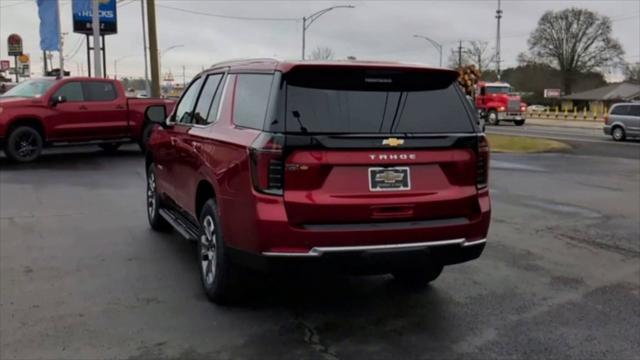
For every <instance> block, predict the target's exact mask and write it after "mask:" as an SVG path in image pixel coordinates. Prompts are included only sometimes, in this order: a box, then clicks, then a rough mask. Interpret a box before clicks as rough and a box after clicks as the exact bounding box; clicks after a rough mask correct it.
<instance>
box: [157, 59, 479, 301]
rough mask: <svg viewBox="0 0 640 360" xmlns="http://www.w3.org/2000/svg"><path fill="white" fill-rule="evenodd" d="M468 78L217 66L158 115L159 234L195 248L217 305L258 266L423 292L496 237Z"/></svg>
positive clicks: (365, 66)
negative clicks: (390, 282) (368, 279)
mask: <svg viewBox="0 0 640 360" xmlns="http://www.w3.org/2000/svg"><path fill="white" fill-rule="evenodd" d="M457 76H458V75H457V73H456V72H454V71H450V70H444V69H433V68H428V67H424V66H418V65H405V64H399V63H377V62H355V61H353V62H307V61H291V62H282V61H276V60H268V59H263V60H259V59H258V60H246V61H235V62H228V63H221V64H217V65H214V66H213V67H212V68H210V69H209V70H206V71H204V72H202V73H201V74H200V75H198V76H197V77H196V78H195V79H194V80H193V81H192V82H191V83H190V85H189V86H188V88H187V89H186V90H185V92H184V93H183V94H182V97H181V99H180V100H179V102H178V104H177V105H176V107H175V109H174V111H173V113H172V114H171V115H170V116H169V117H168V119H167V120H166V121H162V120H158V118H160V119H162V118H163V117H162V115H161V111H159V112H158V113H157V114H156V116H153V118H154V119H155V121H158V122H159V123H160V125H161V127H156V129H154V131H153V133H152V135H151V138H150V140H149V151H148V152H147V157H146V166H147V205H148V206H147V210H148V219H149V222H150V224H151V227H152V228H153V229H155V230H167V229H170V228H171V227H173V228H175V229H177V231H178V232H180V233H181V234H182V235H183V236H184V237H186V238H189V239H192V240H195V241H197V244H198V245H197V247H198V262H199V264H200V266H201V277H202V284H203V286H204V289H205V292H206V294H207V295H208V297H209V298H210V299H211V300H213V301H215V302H220V301H225V300H228V299H229V298H228V295H229V293H230V291H231V292H232V291H233V290H234V289H237V288H235V287H234V286H237V279H238V278H237V276H236V275H237V274H239V273H242V272H241V271H239V270H240V269H242V268H245V267H254V268H269V267H271V266H276V267H277V266H281V265H288V264H294V265H296V266H298V267H297V269H298V271H302V270H300V269H312V268H313V269H318V268H320V269H325V268H326V269H332V270H335V269H338V270H340V271H349V272H355V273H367V274H375V273H378V274H380V273H391V274H393V275H394V277H396V279H398V280H400V281H403V282H407V283H409V284H426V283H428V282H429V281H432V280H434V279H436V278H437V277H438V276H439V275H440V273H441V271H442V268H443V266H445V265H450V264H455V263H460V262H464V261H468V260H471V259H475V258H477V257H478V256H480V254H481V253H482V251H483V249H484V246H485V241H486V236H487V231H488V229H489V221H490V201H489V189H488V186H487V175H488V160H489V149H488V144H487V141H486V139H485V136H484V134H482V133H481V132H480V130H479V129H478V125H477V117H476V115H475V111H474V109H473V107H472V106H471V104H470V103H469V101H467V100H466V99H465V97H464V94H463V93H462V92H461V90H460V89H459V88H458V85H456V79H457ZM160 110H161V109H160ZM158 115H159V116H158ZM287 268H289V267H287ZM305 271H306V270H305ZM234 284H235V285H234Z"/></svg>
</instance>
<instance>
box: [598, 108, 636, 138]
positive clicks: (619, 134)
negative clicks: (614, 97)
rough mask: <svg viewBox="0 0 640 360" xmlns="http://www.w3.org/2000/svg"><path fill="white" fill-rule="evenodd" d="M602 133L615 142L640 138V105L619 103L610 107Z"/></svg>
mask: <svg viewBox="0 0 640 360" xmlns="http://www.w3.org/2000/svg"><path fill="white" fill-rule="evenodd" d="M604 122H605V124H604V127H603V131H604V133H605V135H611V137H612V138H613V140H615V141H623V140H625V139H626V138H628V137H637V136H640V103H619V104H615V105H613V106H611V109H610V110H609V114H608V115H607V116H605V118H604Z"/></svg>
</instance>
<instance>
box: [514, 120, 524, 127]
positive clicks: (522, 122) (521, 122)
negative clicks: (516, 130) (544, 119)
mask: <svg viewBox="0 0 640 360" xmlns="http://www.w3.org/2000/svg"><path fill="white" fill-rule="evenodd" d="M513 123H514V124H515V125H516V126H522V125H524V120H515V121H514V122H513Z"/></svg>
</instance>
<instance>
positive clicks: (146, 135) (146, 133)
mask: <svg viewBox="0 0 640 360" xmlns="http://www.w3.org/2000/svg"><path fill="white" fill-rule="evenodd" d="M154 126H155V125H154V124H153V123H149V124H146V125H145V126H144V128H143V129H142V135H141V136H140V140H138V146H140V150H142V152H146V151H147V144H148V143H149V139H150V138H151V133H152V132H153V127H154Z"/></svg>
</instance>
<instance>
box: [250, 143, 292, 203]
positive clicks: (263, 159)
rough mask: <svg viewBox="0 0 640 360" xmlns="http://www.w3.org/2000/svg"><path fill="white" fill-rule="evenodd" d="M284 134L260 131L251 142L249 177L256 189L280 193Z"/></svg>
mask: <svg viewBox="0 0 640 360" xmlns="http://www.w3.org/2000/svg"><path fill="white" fill-rule="evenodd" d="M283 145H284V136H282V135H280V134H272V133H261V134H260V135H259V136H258V137H257V138H256V140H255V141H254V142H253V144H251V148H250V149H249V154H250V156H251V177H252V180H253V187H254V188H255V189H256V191H259V192H261V193H265V194H270V195H282V189H283V183H284V159H283V157H282V148H283Z"/></svg>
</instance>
